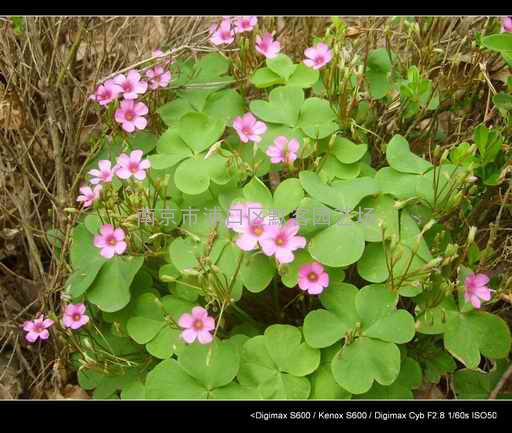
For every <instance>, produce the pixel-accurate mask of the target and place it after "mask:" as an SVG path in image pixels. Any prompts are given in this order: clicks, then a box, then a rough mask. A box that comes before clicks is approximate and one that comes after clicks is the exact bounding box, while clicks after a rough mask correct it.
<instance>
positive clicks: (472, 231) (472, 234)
mask: <svg viewBox="0 0 512 433" xmlns="http://www.w3.org/2000/svg"><path fill="white" fill-rule="evenodd" d="M476 231H477V228H476V227H475V226H471V227H470V228H469V233H468V240H467V243H468V245H469V244H471V243H473V242H474V241H475V235H476Z"/></svg>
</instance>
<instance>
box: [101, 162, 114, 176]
mask: <svg viewBox="0 0 512 433" xmlns="http://www.w3.org/2000/svg"><path fill="white" fill-rule="evenodd" d="M111 166H112V163H111V162H110V161H109V160H108V159H102V160H101V161H99V162H98V167H99V168H100V170H101V171H110V168H111ZM98 174H99V172H98Z"/></svg>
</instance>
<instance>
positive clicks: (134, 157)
mask: <svg viewBox="0 0 512 433" xmlns="http://www.w3.org/2000/svg"><path fill="white" fill-rule="evenodd" d="M143 154H144V152H143V151H142V150H140V149H137V150H133V151H132V152H131V153H130V156H128V155H127V154H126V153H122V154H121V155H119V156H118V157H117V164H116V166H115V167H114V170H115V172H116V176H117V177H119V178H121V179H129V178H130V176H133V177H134V178H135V179H137V180H144V179H145V178H146V170H147V169H148V168H149V167H151V162H149V159H144V160H142V161H141V159H142V155H143Z"/></svg>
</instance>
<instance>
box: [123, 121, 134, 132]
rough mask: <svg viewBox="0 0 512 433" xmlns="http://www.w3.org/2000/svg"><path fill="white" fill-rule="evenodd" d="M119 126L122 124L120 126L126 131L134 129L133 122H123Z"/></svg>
mask: <svg viewBox="0 0 512 433" xmlns="http://www.w3.org/2000/svg"><path fill="white" fill-rule="evenodd" d="M121 126H122V128H123V129H124V130H125V131H126V132H133V131H135V124H134V122H123V124H122V125H121Z"/></svg>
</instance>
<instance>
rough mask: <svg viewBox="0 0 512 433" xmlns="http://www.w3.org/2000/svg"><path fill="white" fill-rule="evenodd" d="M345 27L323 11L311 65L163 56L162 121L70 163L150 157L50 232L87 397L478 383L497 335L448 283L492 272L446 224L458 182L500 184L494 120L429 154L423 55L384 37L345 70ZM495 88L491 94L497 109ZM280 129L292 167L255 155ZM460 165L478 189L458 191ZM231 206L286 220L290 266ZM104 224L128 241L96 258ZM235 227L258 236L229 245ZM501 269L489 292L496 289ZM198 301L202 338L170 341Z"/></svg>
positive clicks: (384, 391) (366, 395)
mask: <svg viewBox="0 0 512 433" xmlns="http://www.w3.org/2000/svg"><path fill="white" fill-rule="evenodd" d="M399 21H400V22H401V23H402V22H403V23H406V25H407V26H409V27H410V28H412V26H414V25H415V24H416V22H415V21H414V20H412V19H402V18H400V19H399ZM409 27H408V28H409ZM346 31H347V27H346V25H345V24H344V23H343V22H342V21H340V19H334V20H333V24H332V26H331V27H329V31H328V32H327V34H326V35H325V39H322V40H324V42H326V43H328V44H330V46H331V47H332V49H333V61H332V63H329V64H328V65H326V66H324V68H322V69H320V70H315V69H312V68H309V67H307V66H306V65H304V64H303V63H302V61H301V60H298V59H297V60H292V59H291V58H290V57H289V56H287V55H286V54H284V53H281V54H279V55H277V56H276V57H274V58H273V59H266V61H265V65H264V66H262V67H260V68H259V69H257V70H254V68H255V66H254V65H255V63H253V62H252V60H250V61H247V62H246V63H244V60H243V59H246V58H248V59H252V58H251V55H249V56H248V57H244V56H247V55H248V53H247V51H246V50H248V49H250V48H248V47H247V46H246V45H245V42H244V45H242V46H241V47H240V50H238V51H233V53H231V52H226V53H224V52H223V53H220V52H219V53H210V54H207V55H205V56H199V57H198V58H188V59H186V60H183V59H182V58H178V59H177V60H176V62H174V63H173V64H172V65H171V66H170V67H171V68H172V73H173V79H172V81H171V84H170V87H169V88H168V89H160V90H159V93H158V94H157V96H156V97H155V98H154V99H151V103H150V105H151V107H152V109H155V108H156V107H158V105H159V104H161V105H160V106H159V107H158V108H156V111H157V112H158V114H159V116H160V119H158V118H155V119H154V120H153V117H152V118H151V123H150V124H149V125H150V127H149V128H148V129H147V130H145V131H139V132H136V133H134V134H129V135H128V136H126V134H124V133H123V135H121V134H119V133H117V132H116V131H114V132H113V133H112V134H113V137H112V140H110V139H107V138H105V139H103V138H102V139H101V140H100V141H99V143H100V145H101V147H100V148H99V150H98V151H97V153H96V155H95V156H94V157H93V158H92V159H91V160H90V161H88V163H87V164H86V169H87V170H90V169H92V168H95V167H96V166H97V164H98V161H100V160H102V159H108V160H109V161H111V162H112V163H113V164H114V163H115V162H116V159H117V157H118V156H119V155H120V154H121V153H123V152H124V153H126V152H129V151H133V150H135V149H141V150H142V151H143V153H144V158H147V159H148V160H149V161H150V163H151V168H150V169H149V171H148V172H147V177H146V178H145V179H144V181H138V180H135V179H133V178H132V179H129V180H121V179H119V178H117V177H114V179H115V180H113V181H112V182H111V183H110V182H106V183H104V184H103V185H102V187H103V188H102V192H101V198H100V199H99V200H97V201H96V202H95V203H94V205H93V206H91V207H90V208H83V210H82V211H80V213H77V220H76V221H77V223H76V225H75V226H74V227H73V229H72V231H71V232H70V234H69V239H67V237H66V236H65V235H64V233H61V232H57V231H55V232H52V231H49V232H48V238H49V241H50V243H51V245H52V247H54V248H55V249H56V250H58V252H59V254H60V253H61V252H64V253H67V252H68V251H69V257H68V258H69V264H70V267H71V270H72V272H71V273H70V276H69V277H68V280H67V281H66V283H65V291H66V295H69V296H70V298H71V300H72V302H74V303H79V302H80V303H81V302H85V303H86V304H87V308H88V309H87V313H88V315H89V316H90V320H91V322H92V323H91V325H87V326H88V328H86V331H84V330H82V329H81V330H77V331H76V342H77V344H78V345H79V347H80V349H81V350H80V352H77V353H75V354H74V355H73V356H74V361H73V362H74V365H75V366H76V368H77V370H78V379H79V383H80V385H81V387H82V388H84V389H87V390H94V391H93V395H94V397H95V398H127V399H308V398H309V399H349V398H357V399H359V398H363V399H411V398H414V391H415V390H417V389H419V388H420V387H422V385H423V384H424V383H425V382H427V383H433V384H438V383H440V382H443V381H445V380H449V381H451V380H452V379H453V383H454V387H455V389H454V390H455V393H456V395H457V398H486V397H487V396H488V395H489V393H490V392H491V391H492V390H493V389H494V387H495V385H496V383H497V381H498V380H499V378H500V377H501V375H502V373H503V372H504V369H505V368H506V366H507V363H508V357H509V352H510V348H511V335H510V330H509V327H508V325H507V323H506V322H505V321H504V320H503V319H502V318H501V317H500V316H498V314H496V312H497V311H499V307H496V308H495V307H494V306H495V304H497V302H499V301H498V300H497V297H496V298H493V300H492V301H490V302H488V303H483V306H482V308H481V309H480V310H478V309H475V308H473V306H472V305H471V304H469V303H468V302H466V300H465V298H464V290H465V288H464V279H465V277H467V275H469V273H470V272H473V271H475V272H476V271H478V270H479V269H480V271H481V272H482V269H487V268H488V267H490V265H489V262H488V261H487V262H486V260H487V259H488V257H489V255H492V254H494V252H492V251H489V249H488V248H486V247H484V246H482V244H481V242H480V241H481V236H480V237H478V236H477V237H475V236H474V235H473V236H472V237H471V236H470V238H469V239H468V234H467V231H466V230H465V229H466V224H464V227H454V224H455V225H457V224H458V223H457V221H460V220H464V221H466V220H465V218H466V217H468V214H469V212H470V211H469V210H468V208H469V207H471V202H470V200H471V199H472V196H471V194H473V193H474V192H475V191H474V190H475V189H476V190H478V191H480V192H481V190H482V188H485V187H486V186H495V185H499V184H500V182H502V181H503V178H504V175H503V170H504V168H505V166H506V164H507V163H508V162H507V154H506V150H507V145H506V142H507V137H508V136H507V130H506V129H504V128H496V127H491V125H490V122H488V120H490V118H489V119H487V120H486V124H483V123H482V124H480V125H478V126H477V127H475V128H473V130H471V131H470V132H469V134H471V133H472V134H473V136H472V137H471V136H468V137H466V136H463V137H462V138H461V142H460V143H459V142H456V143H455V142H452V141H447V143H445V146H446V147H445V149H446V150H441V148H440V147H434V146H435V145H436V144H437V143H439V142H441V141H442V138H440V137H434V136H433V135H430V134H429V133H428V132H425V131H424V128H423V126H421V127H420V128H415V127H416V126H417V125H416V124H417V123H418V122H422V121H423V120H425V118H426V117H429V116H432V118H434V117H435V116H437V115H438V114H439V113H438V109H439V99H440V95H442V93H443V91H442V90H440V89H438V88H437V87H435V86H437V85H438V83H437V82H435V81H434V83H435V85H434V84H433V81H432V80H431V79H430V78H429V77H432V76H431V75H428V76H427V75H425V73H424V71H425V70H427V68H426V66H425V65H423V64H421V71H422V72H421V73H420V69H419V67H418V66H415V65H411V64H410V63H408V62H406V63H405V65H404V64H403V62H402V60H403V59H401V58H400V57H398V56H399V54H398V53H391V51H389V50H388V49H387V48H377V49H374V50H370V51H369V52H368V55H367V58H365V59H360V58H359V57H357V56H354V59H351V60H350V62H352V63H350V64H348V63H346V62H347V59H346V58H345V57H346V56H345V53H344V52H341V48H340V45H339V43H338V42H339V40H338V38H341V37H345V32H346ZM498 36H499V37H498ZM509 36H510V34H501V35H490V36H484V37H482V38H481V42H482V46H483V47H485V48H487V49H489V50H495V51H499V52H501V53H503V55H504V56H512V54H511V53H512V48H511V49H509V48H510V47H509V46H508V45H507V44H509V42H510V41H509V39H510V38H509ZM237 38H238V37H237ZM237 40H238V39H237ZM343 40H344V43H345V42H346V43H347V44H348V45H350V44H352V42H351V41H350V40H349V39H343ZM237 56H238V57H237ZM344 56H345V57H344ZM232 58H234V59H236V60H235V62H238V63H236V64H232V63H231V62H232V60H231V59H232ZM251 65H252V66H251ZM242 66H243V67H242ZM231 73H232V74H233V75H230V74H231ZM361 74H362V75H361ZM234 77H236V80H235V79H234ZM240 77H242V78H240ZM243 77H250V80H245V79H244V78H243ZM231 84H233V85H232V86H230V85H231ZM251 85H252V87H251ZM507 92H508V93H505V92H498V93H497V94H496V95H495V96H494V98H493V102H494V104H495V105H496V107H497V108H498V110H500V113H501V114H502V116H503V117H504V118H506V117H507V116H508V114H509V111H510V108H511V107H512V104H511V101H510V100H509V99H510V95H509V93H510V89H508V90H507ZM443 96H444V95H443ZM144 98H145V96H144ZM351 98H354V99H353V100H352V103H351ZM398 99H399V100H398ZM147 102H148V103H149V100H148V101H147ZM397 102H399V106H400V108H399V109H397V108H396V107H397V106H396V105H395V104H396V103H397ZM114 104H117V102H115V103H114ZM382 110H384V111H382ZM248 111H250V112H251V113H252V114H253V115H254V116H255V117H256V118H257V120H258V121H260V122H264V123H265V124H266V127H267V130H266V132H265V133H263V134H261V141H259V142H255V143H253V142H249V143H243V142H242V141H241V140H240V137H239V136H238V134H237V131H236V130H235V129H234V127H233V120H234V118H235V117H237V116H242V115H243V114H244V113H246V112H248ZM394 111H396V112H397V113H398V114H397V116H396V118H394V119H393V122H390V123H389V125H384V127H382V125H381V123H386V122H387V121H388V117H387V116H388V114H389V113H392V112H394ZM380 115H382V118H381V119H380V118H379V116H380ZM382 119H383V120H382ZM432 121H434V120H432ZM435 121H436V122H437V121H438V120H437V118H436V119H435ZM109 125H110V124H109ZM461 125H462V124H461ZM486 125H487V126H486ZM463 126H465V124H464V125H463ZM460 128H462V126H459V129H460ZM460 135H462V133H460ZM278 136H285V137H286V138H287V139H288V140H291V139H292V138H294V139H296V140H297V141H298V142H299V149H298V151H297V152H296V153H297V155H294V156H296V158H295V159H293V161H292V160H291V159H290V160H289V161H286V163H280V164H273V163H271V161H270V158H269V156H268V155H267V153H266V152H267V150H268V148H269V146H271V145H273V144H274V141H275V139H276V137H278ZM451 137H453V135H452V136H451ZM463 139H465V140H466V141H463ZM433 143H434V144H433ZM427 144H428V145H427ZM431 144H433V146H431ZM448 145H449V148H448ZM431 147H432V148H431ZM288 150H289V149H288ZM427 155H428V157H427ZM288 156H290V154H289V153H288ZM473 174H474V175H476V176H477V177H478V178H481V179H482V181H483V184H482V185H477V186H473V187H472V186H471V185H468V179H470V176H472V175H473ZM247 202H257V203H261V204H262V206H263V208H264V211H263V215H264V216H265V217H266V218H267V219H266V220H265V224H270V223H269V222H268V221H270V217H271V216H275V215H272V213H271V212H270V210H271V209H272V210H278V213H279V217H280V218H281V221H280V222H279V223H281V224H282V223H284V222H286V221H289V220H291V219H292V218H294V219H295V221H296V222H297V223H298V224H299V229H298V233H297V234H296V236H300V237H303V238H304V240H302V239H299V240H297V239H292V240H291V241H290V240H289V239H288V241H290V242H292V243H293V242H296V246H297V245H298V244H299V243H300V244H301V245H303V244H302V242H303V241H304V243H305V246H304V247H302V246H301V247H298V248H295V249H294V250H293V254H294V256H293V260H292V261H291V262H289V263H281V262H280V261H279V260H278V258H277V257H278V256H277V255H275V254H274V255H267V254H269V253H268V252H267V251H268V249H266V248H264V244H265V242H268V241H269V239H268V238H267V237H266V236H269V235H268V233H267V232H265V233H264V234H263V235H262V234H261V233H258V232H257V231H252V232H250V229H249V228H248V227H247V226H246V225H245V222H246V221H245V220H244V221H243V224H242V225H241V226H236V224H234V225H233V226H229V227H228V225H227V224H226V219H227V217H228V216H230V218H231V217H232V215H230V212H229V210H230V208H231V207H232V206H233V205H234V204H235V203H238V204H244V203H247ZM480 205H481V207H480V208H484V207H485V206H486V205H487V203H485V202H484V201H482V203H480ZM480 205H479V206H480ZM169 208H172V209H173V217H172V221H171V222H169V224H166V225H165V226H163V225H162V224H161V223H160V222H159V221H161V220H163V219H165V218H166V211H167V210H169ZM141 209H150V210H154V212H155V222H154V224H146V225H144V224H141V223H140V221H139V217H140V215H138V213H139V211H140V210H141ZM193 210H194V211H195V217H192V216H191V215H190V213H191V212H192V211H193ZM212 210H215V211H216V212H215V216H216V218H213V220H212V218H211V217H212V214H211V211H212ZM493 211H494V210H492V212H493ZM209 212H210V213H209ZM492 212H491V213H492ZM70 213H71V212H70ZM454 215H457V217H458V218H459V220H457V219H455V218H453V217H454ZM468 219H469V217H468ZM454 220H455V221H456V222H455V223H454ZM106 223H108V224H112V225H113V226H115V227H120V228H122V229H123V231H124V233H125V236H126V238H125V239H126V242H127V244H128V249H127V250H126V251H125V252H124V253H123V254H121V255H116V256H114V257H113V258H111V259H106V258H105V257H103V256H101V254H100V249H99V248H97V247H95V246H94V236H95V235H96V234H98V233H99V231H100V229H101V226H102V225H103V224H106ZM273 223H276V222H273ZM267 229H268V227H267ZM271 231H272V230H270V229H269V231H268V232H271ZM242 232H243V233H242ZM248 235H251V236H254V238H255V239H256V238H257V236H258V235H261V236H262V237H261V238H259V237H258V238H257V242H256V243H255V246H254V248H253V249H249V248H247V247H244V248H245V249H244V250H242V249H241V246H242V245H243V243H242V242H240V240H241V237H242V236H248ZM69 241H70V242H69ZM273 241H274V243H275V245H277V246H281V244H280V243H278V240H277V239H274V240H273ZM281 241H283V240H282V239H280V240H279V242H281ZM282 243H283V244H285V247H286V242H284V241H283V242H282ZM68 245H69V248H68V249H66V248H67V247H68ZM285 247H283V248H285ZM247 249H249V251H247ZM313 262H316V263H317V264H319V265H321V266H322V268H323V272H325V273H326V274H327V275H328V277H329V282H328V284H327V283H326V284H323V286H326V287H325V288H324V287H323V286H322V288H323V291H322V293H321V294H319V295H312V294H311V293H309V292H308V291H307V290H306V287H305V286H306V285H307V284H308V283H307V282H305V280H306V279H308V281H309V282H312V281H314V276H313V277H312V278H313V279H309V278H310V276H309V275H308V276H307V278H305V277H304V275H302V277H301V276H300V274H301V272H300V270H301V268H302V267H303V266H304V265H310V264H312V263H313ZM315 266H316V265H315ZM500 281H501V280H500V279H499V276H498V277H497V278H494V279H493V280H492V281H491V282H490V283H489V285H490V286H492V287H493V289H496V290H501V289H500V288H498V286H499V282H500ZM493 296H494V295H493ZM197 306H202V307H204V308H205V309H206V310H207V312H208V315H209V316H210V317H211V318H212V319H214V322H215V326H214V329H211V330H210V331H208V332H211V336H212V338H213V341H212V342H211V343H210V344H201V343H200V342H199V341H194V342H193V343H185V341H184V339H183V334H182V333H183V329H184V325H183V321H180V318H182V316H183V315H184V314H191V313H192V311H193V308H194V307H197ZM185 317H186V316H185ZM195 320H196V319H195V318H194V321H193V325H192V328H193V329H196V328H195V327H196V326H198V328H197V329H202V328H201V324H200V323H199V324H198V323H197V322H196V321H195ZM180 323H182V324H181V325H180ZM285 323H286V324H285ZM291 324H293V325H295V326H292V325H291ZM203 325H204V324H203ZM198 332H199V331H198ZM73 347H76V346H73ZM491 364H492V365H493V367H492V368H491V369H489V365H491ZM480 369H481V370H480ZM443 383H444V382H443ZM450 383H452V382H450Z"/></svg>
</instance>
